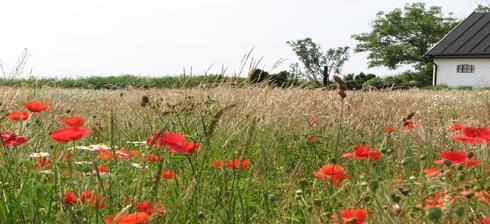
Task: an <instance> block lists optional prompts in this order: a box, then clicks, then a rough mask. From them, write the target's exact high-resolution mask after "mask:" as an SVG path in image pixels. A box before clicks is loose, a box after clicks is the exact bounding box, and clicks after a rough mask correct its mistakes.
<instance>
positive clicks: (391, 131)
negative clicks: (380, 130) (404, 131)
mask: <svg viewBox="0 0 490 224" xmlns="http://www.w3.org/2000/svg"><path fill="white" fill-rule="evenodd" d="M384 131H385V132H386V133H394V132H395V131H396V129H395V128H394V127H385V129H384Z"/></svg>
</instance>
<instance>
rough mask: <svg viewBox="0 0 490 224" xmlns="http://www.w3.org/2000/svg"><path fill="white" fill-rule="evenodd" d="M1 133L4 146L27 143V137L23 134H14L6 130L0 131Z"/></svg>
mask: <svg viewBox="0 0 490 224" xmlns="http://www.w3.org/2000/svg"><path fill="white" fill-rule="evenodd" d="M1 135H2V141H3V145H4V146H6V147H15V146H18V145H23V144H26V143H27V137H25V136H21V135H16V134H15V133H12V132H8V131H6V132H2V133H1Z"/></svg>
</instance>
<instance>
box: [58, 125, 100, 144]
mask: <svg viewBox="0 0 490 224" xmlns="http://www.w3.org/2000/svg"><path fill="white" fill-rule="evenodd" d="M89 135H90V129H88V128H80V127H68V128H63V129H59V130H56V131H54V132H53V133H51V139H52V140H53V141H55V142H69V141H75V140H78V139H81V138H83V137H87V136H89Z"/></svg>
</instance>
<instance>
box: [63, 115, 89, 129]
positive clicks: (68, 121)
mask: <svg viewBox="0 0 490 224" xmlns="http://www.w3.org/2000/svg"><path fill="white" fill-rule="evenodd" d="M60 123H61V124H62V125H66V126H69V127H82V126H83V125H84V124H85V120H84V119H83V118H81V117H67V118H63V119H62V120H61V121H60Z"/></svg>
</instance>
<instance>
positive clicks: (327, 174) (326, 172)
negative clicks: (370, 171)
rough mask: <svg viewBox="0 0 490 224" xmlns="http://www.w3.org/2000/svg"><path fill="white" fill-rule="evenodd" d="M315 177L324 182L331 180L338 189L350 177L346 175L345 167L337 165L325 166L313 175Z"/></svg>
mask: <svg viewBox="0 0 490 224" xmlns="http://www.w3.org/2000/svg"><path fill="white" fill-rule="evenodd" d="M313 175H314V176H315V177H316V178H318V179H320V180H322V181H325V180H326V179H329V180H331V181H332V183H333V185H334V186H336V187H338V186H340V185H341V184H342V181H344V180H345V179H347V178H349V177H350V175H347V174H345V172H344V168H343V167H341V166H339V165H335V164H329V165H324V166H323V167H322V168H320V169H319V170H317V171H316V172H315V173H313Z"/></svg>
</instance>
